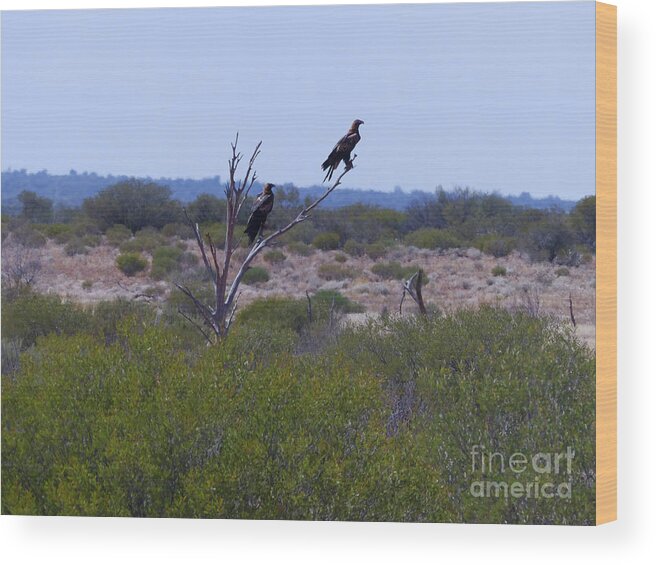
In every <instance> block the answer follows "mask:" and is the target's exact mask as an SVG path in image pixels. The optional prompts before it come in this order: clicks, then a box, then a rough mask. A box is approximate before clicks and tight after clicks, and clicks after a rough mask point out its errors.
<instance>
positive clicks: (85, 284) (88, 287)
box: [82, 280, 93, 291]
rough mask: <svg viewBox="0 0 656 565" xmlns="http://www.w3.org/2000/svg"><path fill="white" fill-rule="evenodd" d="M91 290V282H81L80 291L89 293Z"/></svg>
mask: <svg viewBox="0 0 656 565" xmlns="http://www.w3.org/2000/svg"><path fill="white" fill-rule="evenodd" d="M92 288H93V281H89V280H86V281H82V290H86V291H89V290H91V289H92Z"/></svg>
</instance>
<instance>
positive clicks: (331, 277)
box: [317, 263, 355, 281]
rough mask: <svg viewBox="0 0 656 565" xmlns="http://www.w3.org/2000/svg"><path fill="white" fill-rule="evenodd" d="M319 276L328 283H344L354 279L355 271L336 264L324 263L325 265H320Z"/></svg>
mask: <svg viewBox="0 0 656 565" xmlns="http://www.w3.org/2000/svg"><path fill="white" fill-rule="evenodd" d="M317 274H318V275H319V276H320V277H321V278H322V279H325V280H327V281H342V280H345V279H352V278H353V277H354V276H355V272H354V271H353V269H351V268H350V267H346V266H344V265H339V264H336V263H324V264H323V265H319V269H318V270H317Z"/></svg>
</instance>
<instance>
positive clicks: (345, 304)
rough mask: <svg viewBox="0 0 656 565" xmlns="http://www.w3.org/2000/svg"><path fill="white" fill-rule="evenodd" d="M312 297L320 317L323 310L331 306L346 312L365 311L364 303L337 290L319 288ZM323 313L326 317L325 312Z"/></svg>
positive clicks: (338, 310) (314, 307)
mask: <svg viewBox="0 0 656 565" xmlns="http://www.w3.org/2000/svg"><path fill="white" fill-rule="evenodd" d="M311 298H312V304H313V309H314V310H315V311H318V312H319V316H320V317H321V315H322V313H323V312H327V311H328V310H330V308H332V309H333V310H335V311H337V312H343V313H344V314H353V313H360V312H365V308H364V306H362V304H359V303H357V302H354V301H353V300H351V299H350V298H347V297H346V296H344V295H343V294H342V293H341V292H338V291H337V290H318V291H317V292H316V293H315V294H314V295H313V296H312V297H311ZM323 315H324V317H325V314H323Z"/></svg>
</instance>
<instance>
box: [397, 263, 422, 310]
mask: <svg viewBox="0 0 656 565" xmlns="http://www.w3.org/2000/svg"><path fill="white" fill-rule="evenodd" d="M422 278H423V277H422V273H421V270H419V271H417V272H416V273H415V274H414V275H412V276H411V277H410V278H409V279H408V280H407V281H405V282H404V283H403V296H401V303H400V304H399V314H402V308H403V300H404V299H405V295H406V293H408V294H409V295H410V298H412V299H413V300H414V301H415V303H416V304H417V306H419V311H420V312H421V313H422V314H423V315H424V316H426V315H427V312H426V306H425V305H424V297H423V296H422V294H421V287H422V282H423V281H422Z"/></svg>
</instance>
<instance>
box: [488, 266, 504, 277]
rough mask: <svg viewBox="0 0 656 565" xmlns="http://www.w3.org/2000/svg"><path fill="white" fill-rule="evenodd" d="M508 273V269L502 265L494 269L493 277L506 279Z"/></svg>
mask: <svg viewBox="0 0 656 565" xmlns="http://www.w3.org/2000/svg"><path fill="white" fill-rule="evenodd" d="M506 273H507V271H506V268H505V267H502V266H501V265H495V266H494V267H492V275H493V276H495V277H505V276H506Z"/></svg>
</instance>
